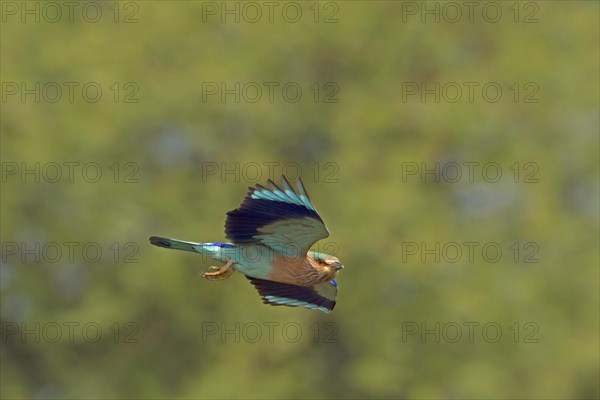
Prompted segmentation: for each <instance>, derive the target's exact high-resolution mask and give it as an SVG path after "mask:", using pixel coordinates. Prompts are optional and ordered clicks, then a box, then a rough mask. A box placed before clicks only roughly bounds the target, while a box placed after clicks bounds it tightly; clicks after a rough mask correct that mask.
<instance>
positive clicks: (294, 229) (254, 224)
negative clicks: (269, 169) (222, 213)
mask: <svg viewBox="0 0 600 400" xmlns="http://www.w3.org/2000/svg"><path fill="white" fill-rule="evenodd" d="M268 186H269V188H268V189H267V188H265V187H263V186H261V185H256V188H250V192H248V194H247V195H246V197H245V198H244V201H243V202H242V204H241V205H240V207H239V208H237V209H235V210H233V211H229V212H228V213H227V220H226V221H225V234H226V235H227V237H228V238H229V239H230V240H231V241H232V242H234V243H248V242H250V243H251V242H256V243H261V244H264V245H266V246H269V247H270V248H272V249H273V250H275V251H276V252H278V253H281V254H283V255H285V256H286V257H300V256H304V255H305V254H306V252H307V251H308V250H309V249H310V247H311V246H312V245H313V244H314V243H315V242H317V241H318V240H321V239H324V238H326V237H327V236H329V231H328V230H327V228H326V227H325V224H324V223H323V220H322V219H321V217H319V214H317V212H316V211H315V207H314V206H313V205H312V203H311V202H310V199H309V198H308V195H307V194H306V190H305V189H304V185H303V184H302V181H301V180H300V178H298V181H297V182H296V186H297V191H294V190H293V189H292V188H291V186H290V184H289V182H288V181H287V179H286V178H285V177H284V176H282V177H281V186H282V188H283V189H280V188H279V187H278V186H277V185H276V184H275V183H273V181H271V180H270V179H269V181H268Z"/></svg>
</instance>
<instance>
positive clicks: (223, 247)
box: [150, 236, 235, 261]
mask: <svg viewBox="0 0 600 400" xmlns="http://www.w3.org/2000/svg"><path fill="white" fill-rule="evenodd" d="M150 243H152V244H153V245H155V246H158V247H164V248H167V249H174V250H185V251H192V252H194V253H200V254H204V255H207V256H209V257H210V258H214V259H216V260H221V261H228V260H229V259H230V258H232V254H230V253H231V252H232V251H233V250H234V249H235V245H234V244H233V243H222V242H217V243H194V242H185V241H183V240H177V239H169V238H164V237H160V236H150Z"/></svg>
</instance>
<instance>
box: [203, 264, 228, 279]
mask: <svg viewBox="0 0 600 400" xmlns="http://www.w3.org/2000/svg"><path fill="white" fill-rule="evenodd" d="M232 265H233V260H229V261H227V264H225V265H223V266H222V267H215V266H212V267H210V270H212V271H215V272H204V273H202V277H203V278H205V279H208V280H209V281H219V280H223V279H227V278H229V277H230V276H231V274H233V272H234V269H233V268H231V266H232Z"/></svg>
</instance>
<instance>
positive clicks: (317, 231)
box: [150, 176, 344, 313]
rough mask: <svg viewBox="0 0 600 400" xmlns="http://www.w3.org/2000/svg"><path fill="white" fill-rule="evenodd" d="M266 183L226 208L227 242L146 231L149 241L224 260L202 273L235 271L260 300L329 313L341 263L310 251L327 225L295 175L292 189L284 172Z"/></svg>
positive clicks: (213, 275) (213, 276) (220, 275)
mask: <svg viewBox="0 0 600 400" xmlns="http://www.w3.org/2000/svg"><path fill="white" fill-rule="evenodd" d="M267 186H268V188H266V187H264V186H261V185H259V184H257V185H256V187H254V188H253V187H250V188H249V189H250V191H249V192H248V194H247V195H246V197H245V198H244V200H243V202H242V204H241V205H240V206H239V207H238V208H236V209H235V210H232V211H229V212H228V213H227V219H226V221H225V235H226V237H227V238H228V239H229V240H230V241H231V242H212V243H194V242H186V241H182V240H176V239H169V238H164V237H158V236H152V237H150V243H152V244H153V245H156V246H159V247H165V248H168V249H175V250H185V251H191V252H195V253H200V254H204V255H206V256H208V257H210V258H212V259H214V260H217V261H220V262H223V263H225V265H223V266H221V267H216V266H212V267H210V272H205V273H203V274H202V276H203V277H204V278H206V279H208V280H211V281H212V280H223V279H227V278H229V277H230V276H231V275H232V274H233V272H234V271H237V272H240V273H242V274H244V275H245V276H246V278H248V279H249V280H250V283H252V285H254V287H255V288H256V290H258V293H259V294H260V296H261V297H262V300H263V303H265V304H270V305H273V306H289V307H306V308H309V309H316V310H320V311H323V312H325V313H329V312H330V311H331V310H333V308H334V306H335V304H336V300H335V299H336V296H337V292H338V285H337V282H336V281H335V278H336V275H337V273H338V271H339V270H341V269H342V268H344V266H343V265H342V263H341V262H340V260H338V259H337V257H334V256H332V255H329V254H324V253H319V252H316V251H311V250H310V248H311V246H312V245H314V244H315V243H316V242H317V241H319V240H321V239H324V238H326V237H328V236H329V230H328V229H327V227H326V226H325V223H324V222H323V220H322V219H321V217H320V216H319V214H318V213H317V211H316V210H315V207H314V206H313V204H312V202H311V201H310V199H309V197H308V194H307V193H306V189H305V188H304V185H303V184H302V180H301V179H300V178H298V179H297V181H296V190H294V189H292V186H291V185H290V183H289V181H288V180H287V178H286V177H285V176H282V177H281V187H279V186H277V185H276V184H275V183H274V182H273V181H272V180H270V179H269V180H268V181H267Z"/></svg>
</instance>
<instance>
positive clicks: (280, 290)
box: [246, 276, 337, 313]
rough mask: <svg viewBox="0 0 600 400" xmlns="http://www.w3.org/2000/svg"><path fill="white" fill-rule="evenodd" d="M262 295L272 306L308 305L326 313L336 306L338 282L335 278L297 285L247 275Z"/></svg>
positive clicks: (307, 306)
mask: <svg viewBox="0 0 600 400" xmlns="http://www.w3.org/2000/svg"><path fill="white" fill-rule="evenodd" d="M246 278H248V279H249V280H250V283H252V284H253V285H254V287H255V288H256V290H258V293H259V294H260V295H261V297H262V300H263V303H265V304H270V305H272V306H288V307H306V308H310V309H316V310H320V311H323V312H325V313H328V312H331V310H333V308H334V307H335V298H336V296H337V283H336V282H335V280H331V281H329V282H323V283H319V284H317V285H315V286H309V287H305V286H296V285H290V284H287V283H280V282H275V281H268V280H264V279H257V278H252V277H250V276H246Z"/></svg>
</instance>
